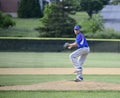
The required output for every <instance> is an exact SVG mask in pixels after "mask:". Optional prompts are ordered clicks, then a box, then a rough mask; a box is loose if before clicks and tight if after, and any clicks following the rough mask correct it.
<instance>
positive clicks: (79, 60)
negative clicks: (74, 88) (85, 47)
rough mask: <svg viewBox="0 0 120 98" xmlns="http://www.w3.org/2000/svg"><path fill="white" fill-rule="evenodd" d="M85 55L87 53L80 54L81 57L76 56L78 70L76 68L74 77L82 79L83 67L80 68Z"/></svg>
mask: <svg viewBox="0 0 120 98" xmlns="http://www.w3.org/2000/svg"><path fill="white" fill-rule="evenodd" d="M87 55H88V54H82V55H81V57H80V58H78V63H79V70H78V69H77V70H76V74H77V76H76V79H81V80H83V68H82V65H83V63H84V62H85V60H86V57H87Z"/></svg>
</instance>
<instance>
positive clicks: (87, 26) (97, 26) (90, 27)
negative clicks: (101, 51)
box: [81, 14, 104, 34]
mask: <svg viewBox="0 0 120 98" xmlns="http://www.w3.org/2000/svg"><path fill="white" fill-rule="evenodd" d="M81 25H82V27H83V28H82V30H83V31H84V33H87V34H90V33H96V32H98V31H101V30H103V28H104V26H103V19H102V17H101V16H100V15H99V14H95V15H93V17H92V18H91V19H88V20H83V21H82V22H81Z"/></svg>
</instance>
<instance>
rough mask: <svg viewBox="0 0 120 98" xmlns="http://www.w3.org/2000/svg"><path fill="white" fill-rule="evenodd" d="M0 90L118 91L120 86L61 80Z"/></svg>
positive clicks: (6, 87) (5, 87)
mask: <svg viewBox="0 0 120 98" xmlns="http://www.w3.org/2000/svg"><path fill="white" fill-rule="evenodd" d="M0 90H120V84H113V83H106V82H95V81H82V82H74V81H69V80H63V81H54V82H46V83H39V84H33V85H16V86H4V87H0Z"/></svg>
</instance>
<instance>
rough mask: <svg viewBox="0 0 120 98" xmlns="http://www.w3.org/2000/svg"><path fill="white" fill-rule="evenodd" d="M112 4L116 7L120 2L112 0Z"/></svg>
mask: <svg viewBox="0 0 120 98" xmlns="http://www.w3.org/2000/svg"><path fill="white" fill-rule="evenodd" d="M112 4H114V5H117V4H120V0H112Z"/></svg>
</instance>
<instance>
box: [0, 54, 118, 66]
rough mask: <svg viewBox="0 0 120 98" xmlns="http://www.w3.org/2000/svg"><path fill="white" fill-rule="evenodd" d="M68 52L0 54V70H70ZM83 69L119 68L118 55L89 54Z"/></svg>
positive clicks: (70, 64)
mask: <svg viewBox="0 0 120 98" xmlns="http://www.w3.org/2000/svg"><path fill="white" fill-rule="evenodd" d="M69 54H70V53H69V52H0V67H1V68H12V67H14V68H70V67H71V68H72V67H73V65H72V63H71V61H70V60H69ZM83 66H84V67H96V68H99V67H105V68H115V67H116V68H120V54H119V53H90V54H89V55H88V58H87V60H86V62H85V64H84V65H83Z"/></svg>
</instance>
